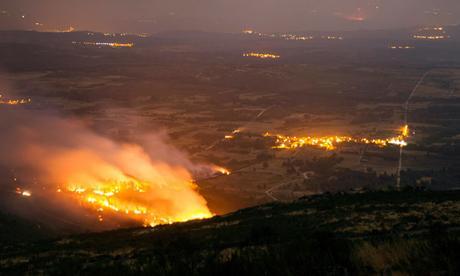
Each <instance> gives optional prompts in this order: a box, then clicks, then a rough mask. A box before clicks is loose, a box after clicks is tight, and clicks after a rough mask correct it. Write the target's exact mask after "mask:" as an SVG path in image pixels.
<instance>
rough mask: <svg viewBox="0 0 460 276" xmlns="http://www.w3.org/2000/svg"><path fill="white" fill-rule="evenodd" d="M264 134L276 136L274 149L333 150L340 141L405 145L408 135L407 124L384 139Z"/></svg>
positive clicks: (379, 144)
mask: <svg viewBox="0 0 460 276" xmlns="http://www.w3.org/2000/svg"><path fill="white" fill-rule="evenodd" d="M264 136H266V137H275V138H276V142H275V146H274V147H273V148H276V149H296V148H301V147H304V146H314V147H319V148H322V149H325V150H335V149H336V148H337V145H338V144H342V143H357V144H370V145H376V146H379V147H386V146H388V145H397V146H400V147H405V146H407V142H406V141H405V138H406V137H408V136H409V126H407V125H406V126H404V127H402V129H401V134H400V135H398V136H396V137H390V138H386V139H370V138H356V137H350V136H323V137H311V136H307V137H296V136H285V135H280V134H278V135H273V134H270V133H266V134H265V135H264Z"/></svg>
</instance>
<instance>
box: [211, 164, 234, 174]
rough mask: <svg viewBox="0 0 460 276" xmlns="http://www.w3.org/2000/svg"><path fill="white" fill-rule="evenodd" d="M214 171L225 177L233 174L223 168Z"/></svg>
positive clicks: (216, 168)
mask: <svg viewBox="0 0 460 276" xmlns="http://www.w3.org/2000/svg"><path fill="white" fill-rule="evenodd" d="M214 170H215V171H216V172H218V173H221V174H224V175H230V174H231V172H230V171H229V170H227V169H226V168H222V167H217V166H216V167H214Z"/></svg>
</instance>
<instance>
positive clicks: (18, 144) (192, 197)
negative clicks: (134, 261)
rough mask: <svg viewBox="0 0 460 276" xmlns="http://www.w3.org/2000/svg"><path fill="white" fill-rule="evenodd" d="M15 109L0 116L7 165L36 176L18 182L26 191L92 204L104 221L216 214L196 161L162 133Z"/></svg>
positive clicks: (65, 204)
mask: <svg viewBox="0 0 460 276" xmlns="http://www.w3.org/2000/svg"><path fill="white" fill-rule="evenodd" d="M8 112H10V113H8V114H6V113H7V111H5V112H3V113H5V114H1V115H2V116H0V118H4V119H0V130H1V131H2V135H3V143H2V145H0V150H1V152H2V156H1V157H0V165H1V166H4V167H10V168H11V167H21V168H25V169H26V170H27V171H28V172H30V174H33V177H32V178H33V179H35V180H36V181H35V180H34V183H35V184H34V183H32V181H31V184H29V185H28V189H27V190H23V189H21V188H18V189H17V190H16V193H18V194H20V195H21V196H25V197H29V196H31V195H32V193H33V192H34V190H36V191H40V193H39V196H43V197H49V200H52V201H58V202H61V206H62V208H72V209H73V210H76V209H77V210H78V209H82V208H83V209H84V210H92V211H93V212H94V215H95V218H97V219H98V220H99V221H103V220H104V217H105V216H107V217H118V218H121V219H128V220H134V221H137V222H138V223H139V224H142V225H145V226H154V225H158V224H165V223H172V222H179V221H187V220H193V219H202V218H207V217H211V216H212V215H213V214H212V213H211V211H210V210H209V209H208V207H207V203H206V200H205V199H204V198H203V197H202V196H201V195H200V194H199V193H198V191H197V186H196V184H195V183H194V181H193V175H192V173H191V171H193V168H192V166H194V165H191V162H190V161H189V160H188V159H187V158H186V157H185V156H184V155H183V154H182V153H180V152H178V151H177V150H176V149H174V148H172V147H171V146H169V145H167V144H166V143H165V142H164V141H163V140H162V139H159V138H158V137H157V138H158V139H157V140H156V141H152V140H154V139H152V140H151V144H150V145H140V144H121V143H117V142H115V141H112V140H110V139H108V138H106V137H103V136H100V135H98V134H96V133H94V132H92V131H90V130H89V129H87V128H86V127H84V126H83V125H82V124H81V123H80V122H77V121H73V120H64V119H58V118H56V117H55V116H43V115H38V116H37V114H32V113H30V112H13V111H8ZM6 118H8V120H7V119H6ZM11 122H14V123H11ZM56 130H59V131H56ZM152 149H153V150H152ZM165 152H167V153H169V154H167V155H166V154H164V153H165ZM186 164H187V165H186ZM198 166H201V167H203V166H206V165H198ZM198 166H197V167H198ZM206 167H208V170H209V171H211V172H214V173H221V174H229V173H230V172H229V171H228V170H226V169H224V168H221V167H217V166H206ZM44 190H46V192H42V191H44ZM50 191H51V192H50ZM37 196H38V195H37ZM69 206H70V207H69ZM37 208H39V207H38V206H37Z"/></svg>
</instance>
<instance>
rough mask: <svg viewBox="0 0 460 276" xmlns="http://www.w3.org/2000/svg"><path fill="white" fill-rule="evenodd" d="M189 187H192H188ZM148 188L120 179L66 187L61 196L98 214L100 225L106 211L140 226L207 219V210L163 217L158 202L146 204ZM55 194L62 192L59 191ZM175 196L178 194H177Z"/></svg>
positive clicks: (144, 184) (208, 215)
mask: <svg viewBox="0 0 460 276" xmlns="http://www.w3.org/2000/svg"><path fill="white" fill-rule="evenodd" d="M189 185H190V186H191V187H192V186H194V184H193V183H191V182H190V183H189ZM152 186H153V185H152V184H151V183H148V182H142V181H139V180H137V179H135V178H133V177H130V176H123V177H121V179H119V180H112V181H109V180H108V181H105V182H104V181H103V182H99V183H95V184H94V185H74V184H69V185H67V187H66V190H65V191H64V194H67V195H71V196H73V197H74V198H76V199H77V200H79V201H80V203H81V204H82V205H83V206H87V207H89V208H92V209H94V210H96V211H97V212H99V215H98V218H99V221H101V222H102V221H103V216H102V214H103V213H104V212H106V211H109V212H115V213H118V214H122V215H124V216H128V217H130V218H132V219H135V220H138V221H142V223H143V224H144V226H152V227H153V226H155V225H158V224H170V223H173V222H182V221H187V220H193V219H204V218H209V217H211V216H212V214H211V213H210V212H209V210H208V209H207V208H202V207H201V206H200V207H195V208H190V209H189V210H186V211H185V212H183V213H181V214H178V215H164V214H160V213H158V206H152V205H153V204H161V200H159V201H158V202H150V195H149V194H150V192H151V189H152ZM57 192H58V193H61V192H62V190H61V189H60V188H59V189H58V190H57ZM177 193H178V196H179V194H180V191H177Z"/></svg>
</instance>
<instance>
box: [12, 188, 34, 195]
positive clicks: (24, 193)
mask: <svg viewBox="0 0 460 276" xmlns="http://www.w3.org/2000/svg"><path fill="white" fill-rule="evenodd" d="M15 193H16V194H18V195H21V196H25V197H31V196H32V192H30V191H27V190H22V189H21V188H16V190H15Z"/></svg>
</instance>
